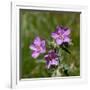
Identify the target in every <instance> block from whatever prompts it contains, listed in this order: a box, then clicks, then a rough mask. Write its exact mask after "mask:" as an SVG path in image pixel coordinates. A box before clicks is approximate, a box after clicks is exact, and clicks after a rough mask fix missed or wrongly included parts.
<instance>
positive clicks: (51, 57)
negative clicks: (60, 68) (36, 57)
mask: <svg viewBox="0 0 90 90" xmlns="http://www.w3.org/2000/svg"><path fill="white" fill-rule="evenodd" d="M45 60H46V64H47V68H48V69H49V68H50V67H51V66H57V65H58V64H59V61H58V55H57V53H56V52H55V51H54V50H51V51H49V52H48V54H47V55H45Z"/></svg>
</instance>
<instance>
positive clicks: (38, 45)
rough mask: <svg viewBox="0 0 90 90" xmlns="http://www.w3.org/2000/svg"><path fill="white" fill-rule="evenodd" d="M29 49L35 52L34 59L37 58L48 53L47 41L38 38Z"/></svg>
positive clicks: (33, 53)
mask: <svg viewBox="0 0 90 90" xmlns="http://www.w3.org/2000/svg"><path fill="white" fill-rule="evenodd" d="M29 48H30V49H31V50H32V51H33V52H32V57H33V58H37V57H38V56H39V55H40V54H41V53H45V52H46V47H45V40H41V39H40V37H36V38H35V39H34V42H33V44H31V45H30V46H29Z"/></svg>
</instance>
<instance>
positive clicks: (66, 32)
mask: <svg viewBox="0 0 90 90" xmlns="http://www.w3.org/2000/svg"><path fill="white" fill-rule="evenodd" d="M70 33H71V31H70V29H68V28H65V27H61V26H57V27H56V31H55V32H52V34H51V37H52V38H53V39H54V40H55V41H56V43H57V45H61V44H62V43H65V42H67V43H69V42H71V39H70V37H69V36H70Z"/></svg>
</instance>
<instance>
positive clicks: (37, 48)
mask: <svg viewBox="0 0 90 90" xmlns="http://www.w3.org/2000/svg"><path fill="white" fill-rule="evenodd" d="M70 33H71V31H70V29H69V28H66V27H62V26H57V27H56V30H55V31H54V32H52V33H51V37H52V39H53V41H54V44H55V45H56V47H54V45H53V48H50V49H46V40H43V39H41V38H40V37H39V36H37V37H36V38H35V39H34V41H33V43H32V44H31V45H30V47H29V48H30V49H31V50H32V57H33V58H35V59H36V58H38V57H39V55H40V54H43V55H44V59H45V61H46V67H47V68H48V69H49V68H51V67H52V66H58V65H59V64H60V55H59V52H58V48H57V46H59V48H60V47H61V46H62V44H64V43H67V44H69V43H70V42H71V39H70ZM47 45H48V43H47ZM62 47H63V46H62Z"/></svg>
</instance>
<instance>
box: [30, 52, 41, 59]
mask: <svg viewBox="0 0 90 90" xmlns="http://www.w3.org/2000/svg"><path fill="white" fill-rule="evenodd" d="M39 54H40V53H38V52H35V51H33V53H32V57H33V58H37V57H38V56H39Z"/></svg>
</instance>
